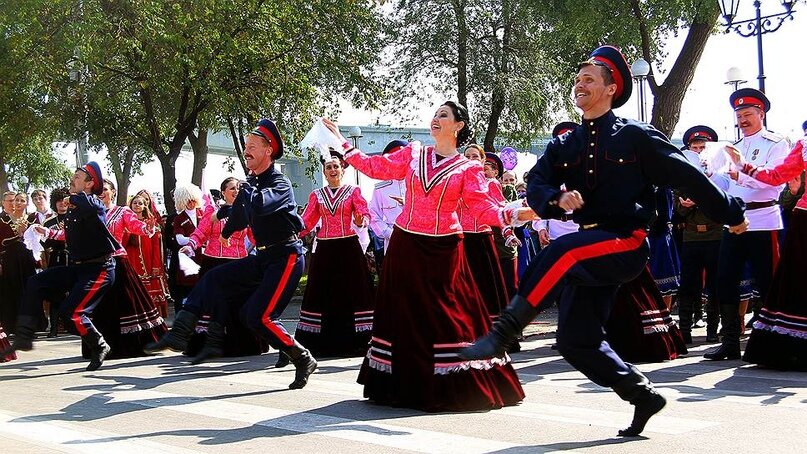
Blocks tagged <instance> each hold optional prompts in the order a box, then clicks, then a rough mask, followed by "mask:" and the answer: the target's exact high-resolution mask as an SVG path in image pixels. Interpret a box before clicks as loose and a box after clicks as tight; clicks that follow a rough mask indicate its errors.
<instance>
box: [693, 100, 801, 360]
mask: <svg viewBox="0 0 807 454" xmlns="http://www.w3.org/2000/svg"><path fill="white" fill-rule="evenodd" d="M729 100H730V102H731V106H732V108H733V109H734V111H735V115H736V117H737V125H738V126H739V127H740V130H741V131H742V132H743V138H742V140H740V141H739V142H737V143H736V144H734V148H736V149H737V150H738V151H739V152H740V153H741V154H742V156H743V158H744V161H745V162H748V163H751V164H753V165H754V166H757V167H759V168H760V169H771V168H773V167H775V166H776V165H778V164H781V163H782V161H784V159H785V156H787V154H788V151H789V147H788V145H787V141H786V140H785V139H784V138H783V137H782V136H780V135H778V134H775V133H772V132H770V131H768V130H767V129H765V126H764V125H763V119H764V118H765V112H767V111H768V110H769V109H770V106H771V104H770V101H768V98H767V97H766V96H765V94H764V93H762V92H761V91H759V90H755V89H753V88H742V89H740V90H737V91H735V92H734V93H732V95H731V97H730V98H729ZM727 151H729V150H727ZM711 178H712V180H713V181H714V182H715V183H716V184H717V185H718V186H720V187H723V188H728V189H727V191H726V192H728V194H729V195H732V196H735V197H737V198H740V199H742V200H743V201H744V202H745V205H746V212H745V215H746V217H747V218H748V221H749V223H750V225H749V227H748V231H746V232H745V233H742V234H740V235H733V234H729V233H728V230H725V229H724V231H723V239H722V241H721V243H720V253H719V257H718V266H717V300H718V302H719V304H720V316H721V319H722V322H723V327H724V328H723V343H722V344H721V345H720V346H719V347H717V348H714V349H712V350H709V351H707V352H706V353H705V354H704V355H703V356H704V358H706V359H712V360H723V359H739V358H740V326H741V323H744V320H740V318H739V317H738V314H737V308H738V306H739V304H740V291H739V285H740V276H741V274H742V270H743V266H744V265H745V263H746V262H748V263H749V264H750V266H751V274H752V276H753V278H754V279H755V281H756V284H757V288H758V289H759V292H760V297H761V300H762V301H765V297H766V295H767V293H768V287H769V286H770V283H771V280H772V278H773V272H774V268H775V267H776V262H777V261H778V259H779V247H778V244H779V243H778V239H777V235H778V233H779V230H781V229H782V216H781V213H780V210H779V207H778V206H777V200H778V199H779V192H780V191H781V189H782V187H781V185H780V186H771V185H768V184H765V183H762V182H760V181H757V180H754V179H753V178H751V177H749V176H748V175H745V174H743V173H742V172H738V171H737V170H734V169H733V168H732V170H729V171H728V172H727V173H715V174H713V175H712V176H711ZM696 202H697V201H696Z"/></svg>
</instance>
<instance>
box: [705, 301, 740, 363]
mask: <svg viewBox="0 0 807 454" xmlns="http://www.w3.org/2000/svg"><path fill="white" fill-rule="evenodd" d="M720 318H721V319H722V321H723V343H722V344H720V346H719V347H716V348H713V349H711V350H709V351H707V352H706V353H704V354H703V357H704V358H706V359H711V360H715V361H720V360H724V359H740V316H739V315H738V314H737V306H734V305H731V304H721V305H720Z"/></svg>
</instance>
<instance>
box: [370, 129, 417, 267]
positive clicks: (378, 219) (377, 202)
mask: <svg viewBox="0 0 807 454" xmlns="http://www.w3.org/2000/svg"><path fill="white" fill-rule="evenodd" d="M407 145H408V143H407V142H406V141H405V140H393V141H392V142H390V143H388V144H387V146H386V147H384V151H383V152H382V154H387V153H394V152H396V151H398V150H400V149H401V148H403V147H405V146H407ZM405 189H406V187H405V185H404V182H403V180H387V181H382V182H379V183H376V185H375V189H374V190H373V197H372V199H370V207H369V208H370V228H371V229H372V230H373V233H375V234H376V236H377V237H379V238H382V239H383V240H384V252H386V251H387V246H389V238H390V236H391V235H392V227H393V225H395V220H396V219H398V215H399V214H401V211H402V210H403V198H404V193H405Z"/></svg>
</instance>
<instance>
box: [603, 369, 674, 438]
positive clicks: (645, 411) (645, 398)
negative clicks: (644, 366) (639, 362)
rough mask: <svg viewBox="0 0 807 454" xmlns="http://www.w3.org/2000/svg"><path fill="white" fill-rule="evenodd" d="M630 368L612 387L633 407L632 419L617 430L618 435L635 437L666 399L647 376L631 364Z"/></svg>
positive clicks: (665, 402)
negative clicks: (625, 427) (626, 426)
mask: <svg viewBox="0 0 807 454" xmlns="http://www.w3.org/2000/svg"><path fill="white" fill-rule="evenodd" d="M630 369H631V373H630V374H629V375H628V376H627V377H625V378H623V379H622V380H620V381H619V383H617V384H616V385H614V387H613V389H614V391H615V392H616V393H617V394H618V395H619V397H621V398H622V400H626V401H628V402H630V403H631V404H632V405H633V406H634V407H635V408H634V410H633V421H632V422H631V424H630V427H628V428H627V429H623V430H620V431H619V436H620V437H636V436H638V435H639V434H641V433H642V431H643V430H644V427H645V425H646V424H647V421H648V420H650V418H651V417H652V416H653V415H655V414H656V413H658V412H660V411H661V409H662V408H664V406H665V405H667V399H665V398H664V396H662V395H661V394H659V393H658V391H656V389H655V388H654V387H653V384H652V383H650V380H648V379H647V377H645V376H644V375H643V374H642V373H641V372H639V370H638V369H636V368H635V367H634V366H632V365H631V366H630Z"/></svg>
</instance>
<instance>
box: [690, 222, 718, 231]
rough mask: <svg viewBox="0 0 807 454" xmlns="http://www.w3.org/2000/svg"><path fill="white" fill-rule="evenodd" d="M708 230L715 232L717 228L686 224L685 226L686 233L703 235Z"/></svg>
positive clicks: (707, 225)
mask: <svg viewBox="0 0 807 454" xmlns="http://www.w3.org/2000/svg"><path fill="white" fill-rule="evenodd" d="M721 229H722V227H721ZM710 230H717V227H716V226H714V225H709V224H687V226H686V231H687V232H696V233H704V232H708V231H710Z"/></svg>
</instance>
